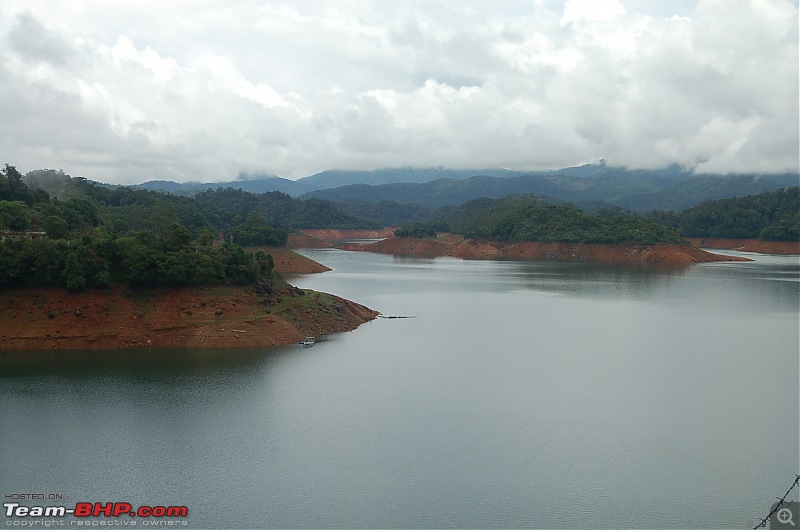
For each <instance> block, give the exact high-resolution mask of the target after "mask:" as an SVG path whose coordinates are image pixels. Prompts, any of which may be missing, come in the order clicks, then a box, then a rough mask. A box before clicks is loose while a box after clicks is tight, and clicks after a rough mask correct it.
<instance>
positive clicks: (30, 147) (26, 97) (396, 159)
mask: <svg viewBox="0 0 800 530" xmlns="http://www.w3.org/2000/svg"><path fill="white" fill-rule="evenodd" d="M798 64H799V59H798V1H797V0H564V1H561V0H525V1H522V0H491V1H490V0H400V1H398V0H391V1H389V0H328V1H323V0H292V1H288V0H284V1H270V0H237V1H230V2H220V1H218V0H158V1H152V0H115V1H114V2H109V1H108V0H70V1H69V2H62V1H53V0H3V1H2V3H0V121H1V123H2V126H1V127H0V164H2V163H8V164H11V165H14V166H16V167H17V168H18V169H19V170H20V171H22V172H23V173H24V172H27V171H30V170H34V169H44V168H48V169H63V170H64V171H66V172H67V173H69V174H70V175H73V176H84V177H86V178H90V179H92V180H96V181H101V182H108V183H114V184H134V183H140V182H144V181H148V180H154V179H166V180H174V181H178V182H185V181H203V182H215V181H225V180H232V179H234V178H236V177H237V175H239V174H242V173H244V174H271V175H278V176H281V177H284V178H290V179H297V178H300V177H303V176H308V175H312V174H314V173H317V172H320V171H323V170H325V169H360V170H368V169H376V168H387V167H401V166H414V167H433V166H441V167H447V168H490V167H506V168H510V169H518V170H540V169H554V168H560V167H567V166H576V165H582V164H587V163H596V162H598V161H599V160H601V159H604V160H605V161H606V163H607V164H608V165H611V166H621V167H628V168H642V169H652V168H659V167H665V166H667V165H670V164H679V165H680V166H683V167H686V168H691V169H694V170H695V171H696V172H703V173H732V172H733V173H750V172H755V173H772V172H783V171H798V164H799V162H798V156H799V155H798V151H799V150H800V147H799V146H800V134H799V132H798V131H799V128H800V125H799V123H800V119H799V115H798V102H799V101H800V88H799V87H798V76H799V74H798V69H799V68H800V67H799V66H798Z"/></svg>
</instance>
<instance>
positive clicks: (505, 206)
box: [396, 196, 687, 244]
mask: <svg viewBox="0 0 800 530" xmlns="http://www.w3.org/2000/svg"><path fill="white" fill-rule="evenodd" d="M437 231H447V232H452V233H455V234H462V235H464V236H465V237H467V238H470V239H488V240H494V241H542V242H548V243H552V242H567V243H605V244H614V243H643V244H655V243H673V244H685V243H687V241H686V240H685V239H684V237H683V236H681V234H679V233H678V231H677V230H675V229H674V228H670V227H667V226H664V225H662V224H660V223H658V222H656V221H654V220H653V219H651V218H647V217H644V216H641V215H622V214H621V213H619V212H616V211H615V212H609V213H608V214H606V215H590V214H587V213H584V212H583V211H581V210H579V209H578V208H576V207H574V206H570V205H568V204H556V205H554V204H547V203H545V202H543V201H541V200H539V199H537V198H536V197H535V196H525V197H507V198H502V199H489V198H484V199H476V200H474V201H470V202H468V203H466V204H463V205H461V206H458V207H456V208H453V209H451V210H449V211H447V212H446V213H443V214H442V215H441V216H440V217H439V218H438V219H436V220H435V221H430V222H422V223H415V224H412V225H409V226H407V227H404V228H402V229H400V230H398V231H397V232H396V235H398V236H412V237H432V236H435V234H436V232H437Z"/></svg>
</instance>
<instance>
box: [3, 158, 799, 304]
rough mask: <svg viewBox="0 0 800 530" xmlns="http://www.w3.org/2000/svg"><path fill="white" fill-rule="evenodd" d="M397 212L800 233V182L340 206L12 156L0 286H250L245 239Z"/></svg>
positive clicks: (670, 237) (546, 235) (749, 234)
mask: <svg viewBox="0 0 800 530" xmlns="http://www.w3.org/2000/svg"><path fill="white" fill-rule="evenodd" d="M487 178H488V177H487ZM506 180H509V179H506ZM399 218H402V219H404V220H405V221H406V222H405V223H404V224H405V226H404V228H402V229H400V230H398V231H397V235H401V236H411V237H435V235H436V233H437V232H445V231H451V232H453V233H457V234H463V235H464V236H466V237H468V238H481V239H494V240H501V241H519V240H530V241H545V242H557V241H558V242H581V243H620V242H637V243H645V244H653V243H660V242H665V243H684V242H685V237H726V238H760V239H763V240H779V241H787V240H788V241H796V240H798V239H800V187H797V186H795V187H792V188H788V189H783V188H782V189H779V190H776V191H769V192H765V193H759V194H755V195H748V196H745V197H738V198H732V199H722V200H715V201H707V202H704V203H702V204H700V205H697V206H695V207H693V208H690V209H688V210H685V211H680V212H675V211H662V210H654V211H651V212H650V213H648V214H643V213H640V212H633V211H631V210H627V209H623V208H622V207H619V206H611V207H609V205H608V203H606V202H603V201H596V202H595V203H594V206H593V211H592V213H588V212H587V211H585V210H582V209H580V208H578V207H577V206H575V205H574V204H572V203H553V201H552V199H547V198H542V197H537V196H534V195H523V196H511V197H502V198H486V197H484V198H479V199H474V200H471V201H468V202H466V203H463V204H460V205H456V206H445V207H440V208H437V209H431V208H429V207H426V206H421V205H419V204H409V203H405V204H402V203H399V202H396V201H388V200H386V201H369V200H360V199H359V200H348V201H345V202H343V203H340V204H334V203H332V202H329V201H326V200H322V199H318V198H308V199H305V200H300V199H294V198H292V197H290V196H289V195H287V194H285V193H281V192H267V193H260V194H255V193H249V192H246V191H242V190H239V189H233V188H217V189H216V190H212V189H207V190H206V191H203V192H200V193H198V194H197V195H196V196H194V197H188V196H181V195H173V194H169V193H161V192H155V191H150V190H145V189H133V188H130V187H125V186H107V185H101V184H98V183H96V182H93V181H90V180H87V179H84V178H80V177H70V176H69V175H66V174H65V173H64V172H63V171H53V170H37V171H33V172H30V173H28V174H27V175H26V176H25V177H23V175H22V174H21V173H20V172H19V171H18V170H17V169H16V168H15V167H14V166H11V165H8V164H6V165H5V167H3V168H2V169H0V239H2V241H0V286H3V285H51V286H64V287H67V288H70V289H82V288H85V287H91V286H103V285H108V284H109V283H111V282H127V283H128V284H131V285H200V284H214V283H233V284H243V283H249V282H254V281H257V280H259V279H263V278H269V277H270V275H271V271H272V266H273V264H272V259H271V257H270V256H269V255H268V254H265V253H263V252H261V253H252V252H246V251H244V250H243V249H242V246H251V247H280V246H283V245H285V244H286V241H287V238H288V234H289V231H290V230H292V229H298V228H377V227H383V226H387V225H391V224H393V223H391V222H390V221H392V220H397V219H399ZM364 219H368V220H364Z"/></svg>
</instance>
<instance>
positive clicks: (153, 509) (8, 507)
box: [3, 502, 189, 526]
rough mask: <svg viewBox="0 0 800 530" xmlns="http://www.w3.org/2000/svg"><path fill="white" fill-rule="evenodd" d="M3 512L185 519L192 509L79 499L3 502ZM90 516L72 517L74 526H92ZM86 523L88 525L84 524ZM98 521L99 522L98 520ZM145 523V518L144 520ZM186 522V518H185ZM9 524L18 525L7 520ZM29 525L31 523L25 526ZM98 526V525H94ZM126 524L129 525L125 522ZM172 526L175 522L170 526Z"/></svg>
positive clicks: (36, 515)
mask: <svg viewBox="0 0 800 530" xmlns="http://www.w3.org/2000/svg"><path fill="white" fill-rule="evenodd" d="M3 511H4V513H5V516H6V517H7V518H10V517H13V518H16V519H27V518H53V519H56V518H61V517H67V516H72V517H78V518H99V517H116V518H123V517H126V516H127V517H136V518H148V519H150V518H155V519H157V520H165V519H168V518H169V519H170V520H171V519H172V518H185V517H187V516H188V515H189V508H188V507H186V506H138V507H134V506H133V505H132V504H131V503H129V502H105V503H103V502H94V503H93V502H78V503H75V505H74V506H69V507H67V506H24V505H22V504H20V503H18V502H4V503H3ZM90 521H91V519H86V520H81V519H78V520H75V519H73V520H71V521H70V523H71V525H74V524H75V523H78V526H89V525H90ZM82 522H85V523H86V524H85V525H82V524H81V523H82ZM95 523H96V522H95ZM130 523H131V524H130V526H134V525H135V524H136V523H135V520H131V521H130ZM142 523H143V525H144V524H145V523H146V521H142ZM182 523H183V524H184V525H185V523H186V521H182ZM6 525H7V526H18V525H14V524H11V525H9V521H8V520H7V521H6ZM25 526H28V525H25ZM91 526H95V524H91ZM125 526H128V524H126V525H125ZM170 526H172V524H171V525H170Z"/></svg>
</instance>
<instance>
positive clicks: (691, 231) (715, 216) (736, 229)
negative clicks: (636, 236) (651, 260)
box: [652, 186, 800, 241]
mask: <svg viewBox="0 0 800 530" xmlns="http://www.w3.org/2000/svg"><path fill="white" fill-rule="evenodd" d="M652 217H653V218H654V219H656V220H658V221H659V222H662V223H664V224H667V225H669V226H672V227H674V228H677V229H678V230H679V231H680V232H681V233H682V234H683V235H685V236H687V237H722V238H745V239H750V238H753V239H754V238H758V239H761V240H765V241H798V240H800V187H798V186H794V187H792V188H788V189H780V190H777V191H773V192H767V193H760V194H757V195H750V196H747V197H737V198H733V199H723V200H718V201H707V202H704V203H702V204H700V205H698V206H695V207H694V208H691V209H689V210H686V211H684V212H680V213H675V212H653V214H652Z"/></svg>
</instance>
